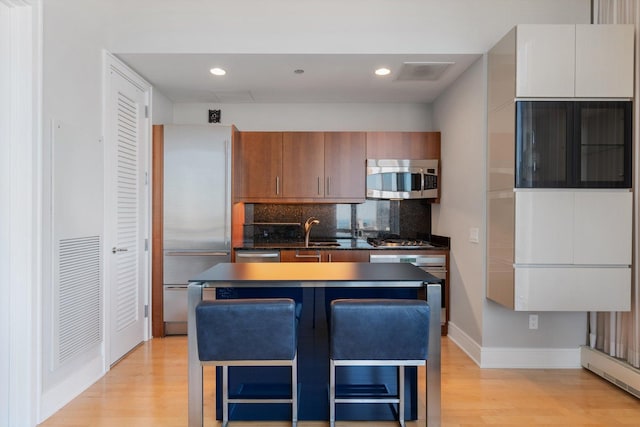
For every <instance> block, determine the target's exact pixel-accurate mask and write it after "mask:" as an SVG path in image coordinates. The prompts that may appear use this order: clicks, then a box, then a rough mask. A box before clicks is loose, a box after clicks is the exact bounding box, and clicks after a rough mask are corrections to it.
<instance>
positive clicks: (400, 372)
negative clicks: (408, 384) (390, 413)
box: [398, 366, 405, 427]
mask: <svg viewBox="0 0 640 427" xmlns="http://www.w3.org/2000/svg"><path fill="white" fill-rule="evenodd" d="M398 399H399V400H400V401H399V402H398V422H399V423H400V427H405V425H404V366H398Z"/></svg>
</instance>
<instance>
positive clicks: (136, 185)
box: [105, 57, 149, 364]
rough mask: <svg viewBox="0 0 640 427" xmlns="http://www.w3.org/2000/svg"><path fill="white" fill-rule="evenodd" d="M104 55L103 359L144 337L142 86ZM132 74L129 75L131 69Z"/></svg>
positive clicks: (114, 357)
mask: <svg viewBox="0 0 640 427" xmlns="http://www.w3.org/2000/svg"><path fill="white" fill-rule="evenodd" d="M109 60H111V61H115V59H114V58H112V57H108V58H107V73H108V75H107V92H106V95H105V96H106V98H107V105H106V110H105V111H106V117H105V123H106V129H105V135H106V141H105V143H106V150H107V166H106V169H105V180H106V185H107V200H108V202H107V207H106V213H107V218H106V221H105V222H106V224H107V236H106V237H107V242H108V243H107V249H106V252H107V253H105V257H106V268H107V277H108V279H107V288H108V289H107V293H108V305H107V310H108V315H107V318H108V319H109V321H108V325H109V326H108V328H109V329H108V335H109V339H108V343H109V344H108V348H109V360H108V362H109V364H113V363H114V362H116V361H118V360H119V359H120V358H121V357H122V356H124V355H125V354H126V353H127V352H129V351H130V350H131V349H133V348H134V347H135V346H137V345H138V344H139V343H140V342H142V341H143V340H144V339H145V327H146V326H147V325H146V323H147V322H146V319H145V304H146V301H145V295H146V292H145V290H146V284H147V282H148V279H147V275H146V265H147V252H146V251H145V237H146V234H147V233H146V225H145V224H146V215H147V196H146V194H147V188H146V183H145V181H146V180H145V167H146V159H147V155H146V152H147V150H146V146H147V141H148V119H147V118H145V105H146V100H147V97H148V91H149V89H148V88H145V87H143V86H141V85H140V84H139V83H137V82H136V80H135V79H134V78H132V76H131V74H130V73H131V72H130V70H128V69H127V68H126V67H125V66H124V65H122V64H118V63H117V62H112V63H111V64H109ZM134 76H135V75H134Z"/></svg>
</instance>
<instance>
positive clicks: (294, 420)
mask: <svg viewBox="0 0 640 427" xmlns="http://www.w3.org/2000/svg"><path fill="white" fill-rule="evenodd" d="M297 425H298V353H296V355H295V356H294V357H293V362H292V365H291V426H292V427H296V426H297Z"/></svg>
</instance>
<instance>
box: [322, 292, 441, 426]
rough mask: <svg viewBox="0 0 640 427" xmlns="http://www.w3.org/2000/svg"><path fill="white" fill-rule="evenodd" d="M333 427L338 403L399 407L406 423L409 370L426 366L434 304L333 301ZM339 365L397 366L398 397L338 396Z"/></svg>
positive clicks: (394, 301) (330, 386)
mask: <svg viewBox="0 0 640 427" xmlns="http://www.w3.org/2000/svg"><path fill="white" fill-rule="evenodd" d="M330 339H331V345H330V352H329V358H330V373H329V405H330V406H329V423H330V425H331V427H334V426H335V421H336V404H337V403H385V404H397V406H398V410H397V418H398V422H399V423H400V426H402V427H404V426H405V420H404V412H405V411H404V405H405V402H404V397H405V396H404V394H405V393H404V367H405V366H424V365H425V360H426V359H427V354H428V343H429V304H428V303H427V302H426V301H423V300H405V299H338V300H334V301H332V302H331V338H330ZM337 366H397V367H398V375H397V378H398V380H397V383H398V394H397V395H396V396H393V395H392V396H388V395H382V396H372V397H366V398H362V397H346V396H345V397H343V396H338V397H337V396H336V367H337Z"/></svg>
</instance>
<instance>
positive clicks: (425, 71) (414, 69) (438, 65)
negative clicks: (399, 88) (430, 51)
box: [396, 62, 455, 82]
mask: <svg viewBox="0 0 640 427" xmlns="http://www.w3.org/2000/svg"><path fill="white" fill-rule="evenodd" d="M454 64H455V62H404V63H403V64H402V68H401V69H400V72H399V73H398V77H396V80H397V81H408V82H416V81H433V80H438V79H439V78H440V76H442V75H443V74H444V72H445V71H447V69H448V68H449V67H451V66H452V65H454Z"/></svg>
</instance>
